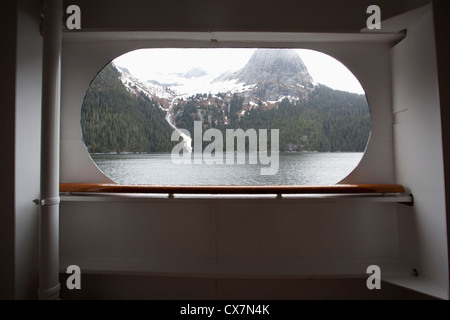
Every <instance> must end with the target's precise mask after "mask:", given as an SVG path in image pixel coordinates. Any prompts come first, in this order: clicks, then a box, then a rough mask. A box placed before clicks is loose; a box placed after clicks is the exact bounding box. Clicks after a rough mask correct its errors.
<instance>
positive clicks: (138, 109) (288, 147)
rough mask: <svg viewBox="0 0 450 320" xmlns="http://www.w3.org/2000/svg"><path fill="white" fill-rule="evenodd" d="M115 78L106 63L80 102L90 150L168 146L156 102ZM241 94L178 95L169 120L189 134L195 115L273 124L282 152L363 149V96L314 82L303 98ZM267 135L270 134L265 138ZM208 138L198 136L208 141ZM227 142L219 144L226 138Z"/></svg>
mask: <svg viewBox="0 0 450 320" xmlns="http://www.w3.org/2000/svg"><path fill="white" fill-rule="evenodd" d="M127 84H128V86H129V88H131V89H130V91H128V90H127V89H126V87H125V86H124V84H123V83H122V82H121V80H120V73H119V71H118V70H117V69H116V68H115V67H114V66H113V65H111V64H110V65H108V66H106V67H105V68H104V69H103V70H102V71H101V72H100V73H99V74H98V75H97V77H96V78H95V79H94V80H93V82H92V83H91V86H90V88H89V90H88V91H87V93H86V97H85V100H84V103H83V108H82V117H81V126H82V132H83V139H84V142H85V144H86V146H87V148H88V150H89V152H90V153H110V152H143V153H150V152H171V150H172V148H173V146H174V145H175V144H176V143H177V142H172V141H171V140H170V138H171V134H172V131H173V128H172V127H171V126H170V125H169V124H168V123H167V121H166V119H165V116H166V112H165V111H163V110H161V109H160V108H159V106H160V105H161V104H162V100H161V101H158V99H155V98H149V97H148V96H147V95H146V94H145V93H143V92H142V91H140V90H138V89H136V90H132V88H133V85H132V84H131V86H130V84H129V83H127ZM254 99H255V98H254V97H251V98H249V97H245V96H244V95H243V94H239V93H234V94H230V93H220V94H216V95H211V94H206V93H205V94H197V95H195V96H191V97H189V98H186V97H185V98H180V99H177V102H176V103H175V104H174V107H173V108H172V109H171V117H172V120H173V123H174V124H175V125H176V126H177V127H178V128H183V129H187V130H188V131H189V132H190V133H191V136H193V127H194V121H196V120H197V121H202V123H203V129H204V130H206V129H209V128H217V129H219V130H221V131H222V133H223V137H224V138H225V136H226V135H225V132H226V129H238V128H241V129H243V130H247V129H250V128H253V129H256V130H258V129H268V131H269V133H270V129H278V130H279V134H280V136H279V138H280V139H279V148H280V151H319V152H330V151H331V152H334V151H343V152H345V151H347V152H363V151H364V150H365V147H366V144H367V141H368V138H369V135H370V130H371V124H370V112H369V107H368V105H367V100H366V97H365V96H364V95H359V94H353V93H348V92H342V91H337V90H333V89H331V88H328V87H326V86H323V85H318V86H315V87H314V88H313V89H311V90H310V91H309V93H308V94H307V96H303V97H302V98H297V99H290V100H289V99H287V98H285V99H284V100H282V101H281V102H269V101H263V100H259V101H258V102H257V103H256V102H255V100H254ZM269 141H270V139H269ZM208 143H209V142H204V143H203V145H204V146H206V145H207V144H208ZM224 148H225V144H224Z"/></svg>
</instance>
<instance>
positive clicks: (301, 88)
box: [215, 49, 314, 101]
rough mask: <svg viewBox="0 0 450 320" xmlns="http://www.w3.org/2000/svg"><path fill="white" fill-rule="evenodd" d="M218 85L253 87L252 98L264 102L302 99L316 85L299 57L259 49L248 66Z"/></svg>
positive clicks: (218, 80) (294, 53) (282, 51)
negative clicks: (236, 84)
mask: <svg viewBox="0 0 450 320" xmlns="http://www.w3.org/2000/svg"><path fill="white" fill-rule="evenodd" d="M215 81H217V82H221V81H234V82H236V83H242V84H244V85H245V86H253V90H252V94H253V95H254V96H256V97H258V98H260V99H261V100H263V101H277V100H279V99H281V98H283V97H294V98H300V97H303V96H305V95H306V94H307V93H309V91H310V90H311V89H313V87H314V84H313V83H314V82H313V79H312V77H311V76H310V74H309V73H308V69H307V68H306V66H305V64H304V63H303V61H302V59H301V58H300V56H299V55H298V54H297V53H296V52H295V51H294V50H286V49H259V50H256V51H255V53H254V54H253V55H252V57H251V58H250V60H249V61H248V63H247V64H246V66H245V67H244V68H243V69H241V70H239V71H237V72H234V73H232V74H228V75H222V76H220V77H219V78H217V79H216V80H215Z"/></svg>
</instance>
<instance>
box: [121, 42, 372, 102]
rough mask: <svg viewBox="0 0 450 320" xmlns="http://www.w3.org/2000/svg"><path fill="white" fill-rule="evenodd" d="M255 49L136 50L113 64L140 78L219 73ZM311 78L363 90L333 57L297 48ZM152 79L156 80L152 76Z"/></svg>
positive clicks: (241, 63)
mask: <svg viewBox="0 0 450 320" xmlns="http://www.w3.org/2000/svg"><path fill="white" fill-rule="evenodd" d="M255 50H256V49H140V50H135V51H131V52H129V53H126V54H124V55H122V56H120V57H118V58H116V59H115V60H114V63H116V64H117V65H119V66H121V67H125V68H127V69H128V70H129V71H130V72H131V73H132V74H133V75H135V76H137V77H138V78H140V79H146V80H149V79H155V76H156V75H157V74H158V73H159V74H168V73H178V72H181V73H182V72H186V71H189V70H191V69H192V68H197V67H200V68H202V69H204V70H206V71H208V72H209V73H212V74H216V75H219V74H221V73H222V72H225V71H227V70H238V69H240V68H242V67H244V66H245V64H246V63H247V61H248V60H249V58H250V56H251V55H252V54H253V52H254V51H255ZM296 51H297V52H298V54H299V56H300V58H301V59H302V60H303V62H304V63H305V65H306V67H307V68H308V71H309V73H310V75H311V76H312V77H313V79H314V81H315V82H317V83H321V84H324V85H327V86H329V87H331V88H333V89H338V90H343V91H349V92H355V93H364V90H363V88H362V87H361V85H360V83H359V82H358V80H357V79H356V78H355V77H354V76H353V74H352V73H351V72H350V71H349V70H348V69H347V68H346V67H345V66H344V65H343V64H342V63H340V62H339V61H337V60H336V59H334V58H332V57H330V56H328V55H326V54H323V53H320V52H317V51H312V50H306V49H297V50H296ZM155 80H156V79H155Z"/></svg>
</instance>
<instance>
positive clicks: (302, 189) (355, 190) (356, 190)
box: [59, 183, 405, 195]
mask: <svg viewBox="0 0 450 320" xmlns="http://www.w3.org/2000/svg"><path fill="white" fill-rule="evenodd" d="M59 190H60V192H67V193H70V192H77V193H78V192H84V193H130V194H131V193H139V194H154V193H169V194H249V195H250V194H380V193H381V194H386V193H396V194H401V193H404V192H405V189H404V188H403V186H402V185H398V184H336V185H324V186H321V185H317V186H309V185H300V186H296V185H293V186H162V185H133V184H105V183H61V184H60V185H59Z"/></svg>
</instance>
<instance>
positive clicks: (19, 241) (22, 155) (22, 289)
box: [15, 0, 42, 299]
mask: <svg viewBox="0 0 450 320" xmlns="http://www.w3.org/2000/svg"><path fill="white" fill-rule="evenodd" d="M39 9H40V7H39V3H37V2H36V1H27V0H24V1H19V15H18V39H17V73H16V132H15V143H16V149H15V159H16V160H15V298H16V299H36V298H37V290H38V258H39V247H38V243H39V238H38V235H39V230H38V218H39V211H38V210H39V208H38V206H36V205H35V204H34V203H33V202H32V201H33V200H34V199H38V198H39V197H40V196H39V189H40V135H41V131H40V130H41V125H40V122H41V83H42V73H41V70H42V67H41V65H42V37H41V35H40V33H39V23H40V17H39Z"/></svg>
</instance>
